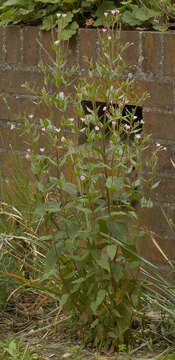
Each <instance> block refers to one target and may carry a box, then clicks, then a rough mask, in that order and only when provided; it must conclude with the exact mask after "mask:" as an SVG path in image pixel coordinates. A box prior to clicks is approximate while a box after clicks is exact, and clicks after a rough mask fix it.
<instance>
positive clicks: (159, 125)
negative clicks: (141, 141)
mask: <svg viewBox="0 0 175 360" xmlns="http://www.w3.org/2000/svg"><path fill="white" fill-rule="evenodd" d="M144 121H145V123H144V132H145V133H146V134H151V135H152V138H154V139H162V140H165V141H166V140H173V141H174V134H175V115H174V114H170V113H161V112H153V111H152V112H151V111H150V112H147V111H145V112H144Z"/></svg>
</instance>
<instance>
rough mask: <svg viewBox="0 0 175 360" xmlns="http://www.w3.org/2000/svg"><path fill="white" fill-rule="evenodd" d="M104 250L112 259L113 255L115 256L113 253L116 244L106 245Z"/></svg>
mask: <svg viewBox="0 0 175 360" xmlns="http://www.w3.org/2000/svg"><path fill="white" fill-rule="evenodd" d="M106 250H107V254H108V256H109V258H110V259H111V260H113V259H114V257H115V254H116V246H115V245H108V246H107V248H106Z"/></svg>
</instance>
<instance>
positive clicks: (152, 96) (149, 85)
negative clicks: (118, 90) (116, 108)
mask: <svg viewBox="0 0 175 360" xmlns="http://www.w3.org/2000/svg"><path fill="white" fill-rule="evenodd" d="M145 91H146V92H148V93H149V97H147V99H146V101H144V106H154V107H159V108H163V109H172V108H173V106H174V100H173V85H172V84H171V83H168V84H167V83H163V82H158V81H148V80H136V81H135V85H134V92H135V94H136V95H137V96H138V97H139V96H142V94H143V92H145Z"/></svg>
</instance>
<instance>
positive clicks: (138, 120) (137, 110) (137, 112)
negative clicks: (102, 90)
mask: <svg viewBox="0 0 175 360" xmlns="http://www.w3.org/2000/svg"><path fill="white" fill-rule="evenodd" d="M81 105H82V107H83V111H84V114H85V115H88V114H90V111H89V110H88V109H90V110H93V104H92V102H91V101H86V100H84V101H82V102H81ZM117 106H118V105H117V104H113V107H114V109H115V108H117ZM95 107H96V108H98V117H99V119H100V121H101V122H102V123H103V122H104V114H105V110H104V108H105V107H106V103H105V102H101V101H96V102H95ZM132 114H133V116H134V120H133V123H134V125H135V128H136V129H137V130H138V131H137V134H139V133H141V131H142V122H143V109H142V107H141V106H136V105H125V106H124V108H123V111H122V119H121V120H117V121H119V122H120V123H122V124H124V125H125V124H128V123H129V119H130V117H131V115H132ZM83 126H84V125H83ZM90 128H91V130H92V129H93V128H94V126H93V125H91V127H90ZM110 134H111V126H110V127H108V128H106V131H105V135H106V137H108V136H110ZM126 137H127V134H126V131H124V132H123V133H122V134H121V139H122V140H125V138H126ZM134 137H135V133H132V134H131V135H130V137H129V139H130V140H131V141H132V140H134ZM84 142H86V136H85V135H83V134H82V136H81V138H80V139H79V143H80V144H83V143H84Z"/></svg>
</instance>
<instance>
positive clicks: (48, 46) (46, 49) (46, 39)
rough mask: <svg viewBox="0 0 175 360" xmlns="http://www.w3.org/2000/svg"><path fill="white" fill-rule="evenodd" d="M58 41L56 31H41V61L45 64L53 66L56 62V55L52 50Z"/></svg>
mask: <svg viewBox="0 0 175 360" xmlns="http://www.w3.org/2000/svg"><path fill="white" fill-rule="evenodd" d="M55 40H56V32H55V31H52V32H51V31H41V60H42V62H44V64H50V65H51V64H52V60H54V61H55V60H56V53H55V51H54V50H53V48H52V44H53V43H54V41H55Z"/></svg>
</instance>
